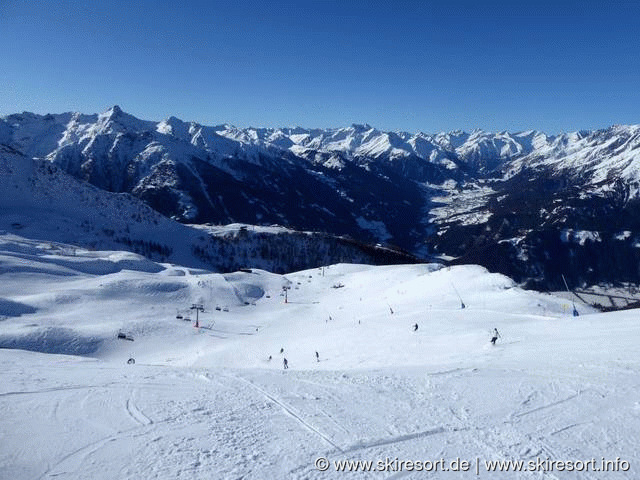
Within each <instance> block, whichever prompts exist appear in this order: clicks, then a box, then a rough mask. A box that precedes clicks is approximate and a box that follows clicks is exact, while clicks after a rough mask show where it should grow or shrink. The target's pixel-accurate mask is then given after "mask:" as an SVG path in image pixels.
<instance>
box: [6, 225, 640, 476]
mask: <svg viewBox="0 0 640 480" xmlns="http://www.w3.org/2000/svg"><path fill="white" fill-rule="evenodd" d="M284 286H287V287H289V290H288V291H287V296H288V300H289V302H288V303H284V297H283V296H281V293H283V290H282V289H283V287H284ZM456 291H457V293H456ZM458 294H459V295H460V296H461V297H462V299H463V301H464V303H465V304H466V308H465V309H461V308H460V298H459V297H458ZM194 303H197V304H203V305H204V308H205V311H204V312H203V313H200V314H199V322H200V326H201V328H194V326H193V323H194V321H195V313H196V312H195V311H192V310H189V307H191V306H192V304H194ZM216 307H218V308H219V310H217V309H216ZM577 307H578V309H579V310H580V313H581V316H579V317H573V316H571V308H572V306H571V304H570V303H569V302H568V301H567V300H564V299H561V298H556V297H552V296H549V295H544V294H538V293H535V292H530V291H523V290H521V289H519V288H517V287H516V286H515V285H514V284H513V283H512V282H511V281H510V280H509V279H507V278H506V277H503V276H500V275H495V274H489V273H488V272H487V271H486V270H484V269H482V268H480V267H477V266H460V267H453V268H440V267H439V266H437V265H413V266H392V267H371V266H363V265H344V264H343V265H332V266H328V267H326V268H324V269H323V270H322V269H314V270H310V271H305V272H299V273H294V274H289V275H285V276H281V275H274V274H270V273H268V272H264V271H256V270H254V271H253V272H251V273H248V272H238V273H231V274H227V275H220V274H211V273H208V272H205V271H194V270H189V269H186V268H182V267H180V266H175V265H165V264H157V263H153V262H150V261H149V260H146V259H144V258H142V257H139V256H137V255H134V254H130V253H124V252H95V251H87V250H82V249H81V248H72V247H69V246H65V245H60V244H52V243H47V242H36V241H32V240H27V239H24V238H21V237H17V236H13V235H8V234H3V235H0V320H1V321H0V346H2V347H4V348H3V349H0V372H2V373H1V374H0V375H1V377H0V378H1V382H0V478H2V479H16V480H18V479H29V480H35V479H50V478H56V479H83V480H84V479H153V478H160V479H173V478H187V479H192V478H193V479H240V478H243V479H306V478H311V479H313V478H443V479H449V478H451V479H455V478H467V479H470V478H487V479H488V478H508V479H513V478H526V479H529V478H534V479H535V478H545V479H546V478H549V479H565V478H571V479H574V478H575V479H580V478H594V479H596V478H597V479H602V478H615V479H635V478H638V477H639V476H640V453H639V452H638V448H637V447H638V445H639V444H640V385H639V381H638V380H639V377H638V368H639V367H640V360H639V358H640V355H639V353H640V348H639V346H638V345H639V341H640V322H639V321H638V318H637V317H638V314H637V312H636V311H626V312H617V313H609V314H600V313H595V312H593V311H589V310H588V309H587V308H586V307H584V306H582V305H577ZM225 310H228V311H225ZM178 315H179V316H182V317H183V319H177V318H176V316H178ZM184 317H190V318H191V321H185V320H184ZM416 323H417V324H418V330H417V331H414V329H413V325H414V324H416ZM494 327H497V328H498V330H499V331H500V333H501V335H502V338H500V339H499V340H498V342H497V344H496V345H495V346H492V345H491V344H490V343H489V336H490V332H491V330H492V329H493V328H494ZM119 332H120V333H122V334H124V336H126V337H129V338H132V339H133V341H129V340H126V339H118V338H116V335H117V334H118V333H119ZM281 349H284V351H283V353H282V354H281V353H280V350H281ZM316 351H317V352H318V354H319V360H320V361H318V359H317V358H316V353H315V352H316ZM269 357H271V360H269ZM285 357H286V358H287V360H288V362H289V369H288V370H286V371H285V370H284V369H283V358H285ZM129 358H134V359H135V364H128V363H127V360H128V359H129ZM319 457H324V458H327V459H328V460H329V461H330V467H329V469H328V470H327V471H319V470H318V469H317V468H316V467H315V465H314V462H315V461H316V459H317V458H319ZM456 458H460V459H461V460H466V461H469V462H470V470H469V471H466V472H462V471H458V472H454V471H447V472H443V471H440V470H441V468H440V469H439V470H438V471H433V469H432V471H429V472H427V471H408V470H407V469H406V468H405V469H403V471H393V470H392V467H393V461H394V460H396V459H397V460H398V461H416V462H418V461H419V462H426V461H432V462H437V461H438V460H440V459H444V462H445V466H446V465H448V464H449V462H451V461H453V460H455V459H456ZM602 458H605V459H606V460H610V461H616V459H617V458H618V459H619V460H618V463H617V464H616V465H618V466H622V467H628V470H627V471H616V472H611V471H610V472H594V471H592V470H593V468H592V467H593V466H594V465H595V467H600V466H601V460H602ZM386 459H389V460H390V461H391V462H392V463H391V466H390V468H389V469H388V471H384V472H380V471H378V472H365V473H363V472H336V470H335V468H334V465H333V462H335V461H341V460H364V461H373V462H374V467H375V466H376V462H377V461H378V460H381V461H383V466H384V461H385V460H386ZM477 459H480V462H484V461H492V460H509V459H512V460H523V461H525V462H529V461H532V462H533V463H535V462H536V461H564V462H577V461H582V462H588V461H591V459H594V463H592V464H590V467H591V468H590V469H589V471H584V469H583V471H558V470H554V471H547V472H543V471H537V472H531V471H529V472H517V473H514V472H513V471H511V472H488V471H486V468H485V467H484V464H483V463H480V464H479V468H478V470H477V472H478V473H479V474H477V473H476V467H477V465H476V462H477ZM623 462H628V464H626V463H623ZM397 465H398V464H397V463H396V466H397ZM525 465H526V463H525ZM547 465H548V464H547ZM609 465H610V466H611V467H610V468H613V465H614V463H610V464H609ZM619 470H620V469H619Z"/></svg>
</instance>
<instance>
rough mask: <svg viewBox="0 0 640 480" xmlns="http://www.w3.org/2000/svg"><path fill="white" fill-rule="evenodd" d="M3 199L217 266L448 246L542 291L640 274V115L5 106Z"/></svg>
mask: <svg viewBox="0 0 640 480" xmlns="http://www.w3.org/2000/svg"><path fill="white" fill-rule="evenodd" d="M0 207H1V208H0V228H4V229H6V230H7V231H12V232H13V233H19V234H20V235H25V236H31V237H34V238H40V239H46V240H48V241H59V242H65V243H71V244H75V245H81V246H89V247H93V248H99V249H112V248H116V247H117V249H121V250H122V249H128V250H133V251H137V252H138V253H143V254H145V255H147V256H148V257H150V258H153V259H156V260H159V261H163V260H167V261H169V260H170V261H175V262H179V263H181V264H183V265H192V266H196V267H206V268H213V269H219V270H230V269H233V268H239V267H243V266H245V267H259V268H264V269H267V270H271V271H275V272H281V273H282V272H286V271H292V270H301V269H304V268H312V267H315V266H318V265H322V264H329V263H337V262H343V261H352V262H360V263H415V262H418V261H420V260H428V259H430V260H432V259H433V258H440V259H442V260H446V261H449V262H451V263H454V264H480V265H483V266H485V267H486V268H488V269H489V270H490V271H493V272H499V273H502V274H505V275H508V276H510V277H512V278H513V279H514V280H515V281H516V282H518V283H520V284H522V285H524V286H526V287H531V288H537V289H559V288H560V287H562V285H563V283H562V277H561V274H564V275H565V277H566V278H567V281H568V282H569V283H570V285H572V286H578V285H594V284H603V283H620V282H633V283H640V267H639V265H640V126H639V125H632V126H612V127H610V128H608V129H605V130H597V131H580V132H573V133H563V134H559V135H548V134H545V133H542V132H538V131H527V132H519V133H508V132H499V133H489V132H484V131H481V130H476V131H473V132H471V133H465V132H461V131H455V132H449V133H437V134H426V133H415V134H414V133H405V132H384V131H380V130H377V129H376V128H373V127H371V126H369V125H352V126H350V127H347V128H336V129H306V128H236V127H233V126H230V125H218V126H213V127H210V126H204V125H200V124H198V123H194V122H184V121H182V120H179V119H177V118H175V117H170V118H168V119H166V120H163V121H160V122H154V121H146V120H140V119H138V118H136V117H134V116H132V115H130V114H127V113H125V112H124V111H122V110H121V109H120V108H119V107H118V106H114V107H112V108H110V109H109V110H107V111H105V112H104V113H101V114H96V115H84V114H80V113H62V114H48V115H37V114H33V113H26V112H25V113H21V114H13V115H8V116H5V117H0ZM229 224H231V225H229ZM214 225H229V226H227V227H216V226H214ZM247 225H248V226H247ZM253 225H255V227H253ZM274 225H277V226H274ZM258 226H260V227H258ZM17 230H19V232H17ZM310 232H316V233H310ZM317 232H322V233H317ZM45 237H46V238H45ZM376 244H377V246H373V245H376Z"/></svg>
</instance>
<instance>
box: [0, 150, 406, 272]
mask: <svg viewBox="0 0 640 480" xmlns="http://www.w3.org/2000/svg"><path fill="white" fill-rule="evenodd" d="M0 231H3V232H13V233H18V234H20V235H22V236H24V237H27V238H32V239H39V240H42V241H47V242H51V245H54V244H55V243H56V242H62V243H73V244H76V245H79V246H82V247H84V248H90V249H126V250H129V251H131V252H136V253H140V254H142V255H145V256H147V257H149V258H151V259H154V260H159V261H170V262H175V263H179V264H181V265H185V266H189V267H192V268H209V269H213V270H217V271H229V270H234V269H238V268H242V267H245V268H246V267H260V268H266V269H269V270H271V271H279V272H286V271H291V270H293V269H300V268H309V267H313V266H317V265H323V264H326V263H330V261H332V260H338V261H349V262H361V263H373V264H387V263H399V262H413V261H416V260H417V259H415V258H413V257H411V256H410V255H407V254H405V253H402V252H398V251H395V250H391V249H384V248H376V247H372V246H368V245H365V244H361V243H358V242H355V241H353V240H350V239H345V238H339V237H335V236H332V235H328V234H317V233H314V232H305V233H302V232H296V231H293V230H288V229H284V228H271V229H268V228H262V229H260V228H259V229H257V230H256V229H255V228H253V227H251V229H249V227H248V226H236V227H235V230H234V227H233V226H229V227H217V228H213V227H212V228H203V227H201V226H188V225H183V224H180V223H178V222H175V221H172V220H170V219H168V218H166V217H164V216H163V215H161V214H160V213H158V212H157V211H155V210H153V209H151V208H150V207H149V206H148V205H146V204H145V203H144V202H142V201H140V200H139V199H137V198H135V197H133V196H131V195H129V194H125V193H120V194H116V193H111V192H106V191H104V190H101V189H98V188H96V187H94V186H92V185H90V184H88V183H86V182H82V181H79V180H77V179H76V178H74V177H72V176H70V175H68V174H67V173H65V172H64V171H62V170H60V169H59V168H58V167H56V166H55V165H52V164H50V163H48V162H46V161H38V160H31V159H29V158H27V157H25V156H24V155H22V154H20V153H19V152H17V151H15V150H13V149H12V148H10V147H7V146H4V145H0ZM52 248H53V247H52Z"/></svg>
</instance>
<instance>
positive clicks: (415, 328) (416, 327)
mask: <svg viewBox="0 0 640 480" xmlns="http://www.w3.org/2000/svg"><path fill="white" fill-rule="evenodd" d="M413 331H414V332H417V331H418V324H417V323H415V324H414V325H413Z"/></svg>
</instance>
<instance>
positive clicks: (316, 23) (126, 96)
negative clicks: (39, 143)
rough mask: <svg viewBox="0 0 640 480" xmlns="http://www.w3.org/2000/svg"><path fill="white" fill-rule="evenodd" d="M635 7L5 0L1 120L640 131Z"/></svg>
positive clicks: (349, 0)
mask: <svg viewBox="0 0 640 480" xmlns="http://www.w3.org/2000/svg"><path fill="white" fill-rule="evenodd" d="M639 25H640V2H638V1H623V2H621V1H615V0H613V1H597V2H595V1H589V0H585V1H565V2H563V1H562V0H557V1H543V2H538V1H535V0H530V1H519V0H513V1H509V2H507V1H501V2H497V1H487V2H483V1H481V0H477V1H458V2H456V1H437V2H431V1H415V2H410V1H391V0H385V1H380V2H377V1H359V0H342V1H318V2H305V1H303V0H300V1H278V0H251V1H246V2H243V1H241V0H237V1H231V0H229V1H225V2H218V1H215V0H212V1H183V2H178V1H157V2H152V1H144V0H140V1H134V0H126V1H121V0H102V1H101V0H96V1H85V0H83V1H82V2H80V1H73V0H55V1H53V0H52V1H34V0H29V1H27V0H24V1H18V0H0V114H3V115H4V114H8V113H14V112H21V111H25V110H26V111H34V112H37V113H47V112H53V113H59V112H64V111H81V112H84V113H95V112H101V111H104V110H106V109H107V108H108V107H110V106H111V105H114V104H118V105H120V106H121V107H122V108H123V109H124V110H125V111H127V112H129V113H132V114H134V115H136V116H138V117H140V118H144V119H150V120H161V119H162V118H165V117H167V116H169V115H175V116H177V117H179V118H182V119H183V120H195V121H198V122H201V123H204V124H207V125H214V124H219V123H232V124H235V125H238V126H272V127H276V126H293V125H301V126H305V127H338V126H346V125H349V124H351V123H370V124H372V125H374V126H377V127H379V128H382V129H389V130H406V131H411V132H415V131H419V130H421V131H425V132H435V131H441V130H452V129H465V130H470V129H473V128H483V129H487V130H511V131H517V130H528V129H540V130H545V131H547V132H549V133H557V132H560V131H571V130H577V129H593V128H602V127H606V126H608V125H611V124H614V123H640V26H639Z"/></svg>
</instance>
